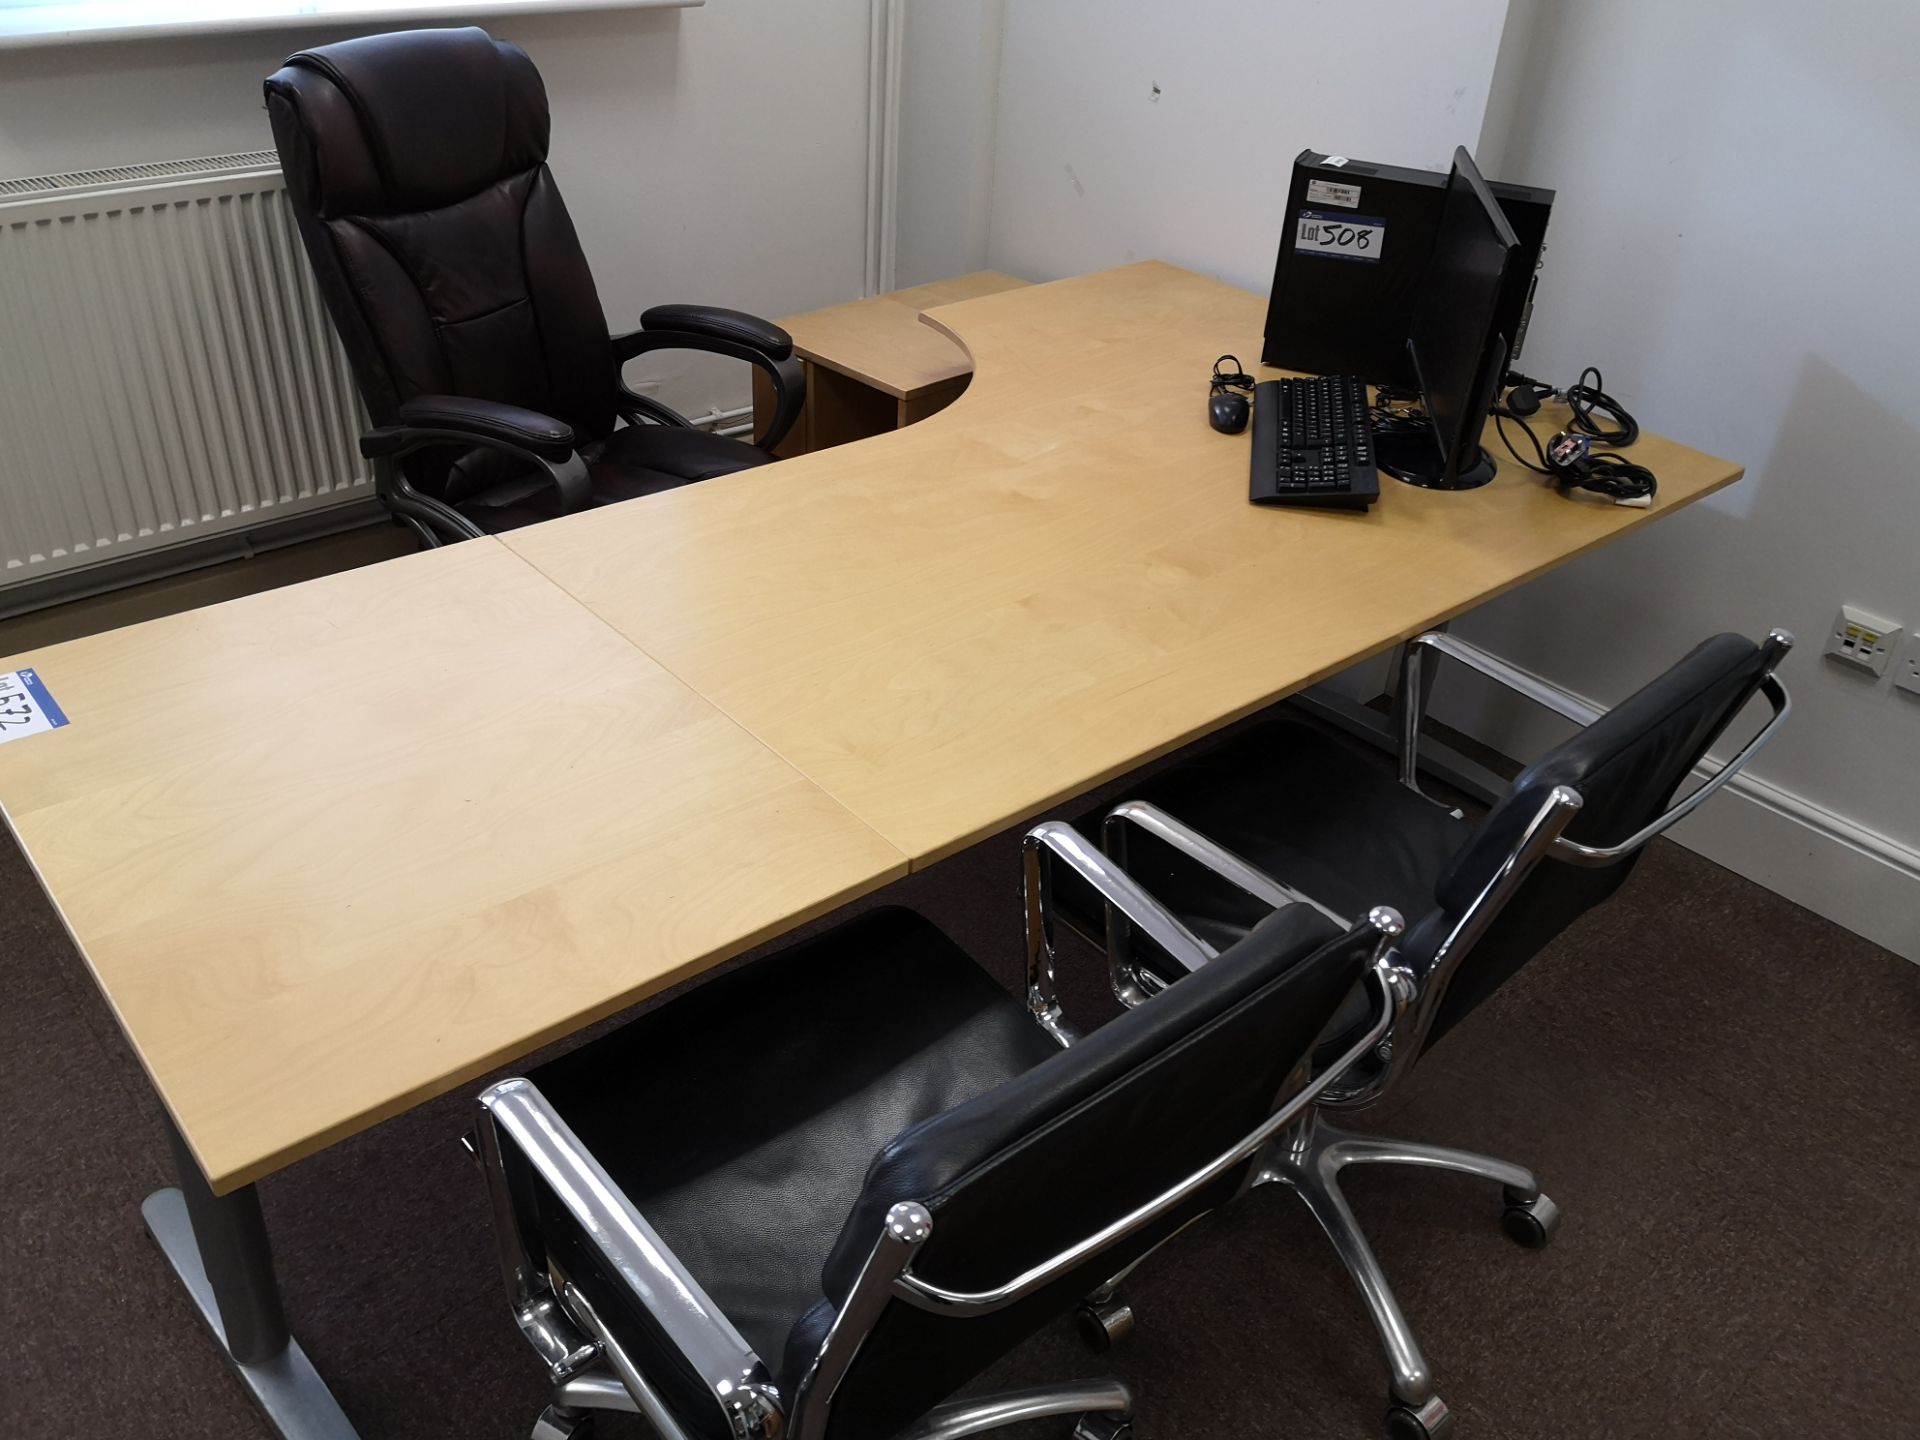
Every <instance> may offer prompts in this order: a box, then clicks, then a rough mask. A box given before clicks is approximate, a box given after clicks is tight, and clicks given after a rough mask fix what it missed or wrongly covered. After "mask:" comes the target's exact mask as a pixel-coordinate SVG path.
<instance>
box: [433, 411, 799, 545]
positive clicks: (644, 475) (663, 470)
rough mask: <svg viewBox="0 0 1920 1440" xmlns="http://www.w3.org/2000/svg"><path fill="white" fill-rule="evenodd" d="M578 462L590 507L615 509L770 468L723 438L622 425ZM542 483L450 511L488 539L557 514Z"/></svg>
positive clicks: (484, 496) (760, 455)
mask: <svg viewBox="0 0 1920 1440" xmlns="http://www.w3.org/2000/svg"><path fill="white" fill-rule="evenodd" d="M580 458H581V459H583V460H585V461H586V462H587V476H588V478H589V479H590V480H591V481H592V482H593V503H594V504H596V505H615V504H618V503H619V502H620V501H622V500H638V499H639V498H640V497H641V496H643V495H657V494H659V493H660V492H661V491H662V490H675V489H678V488H679V487H680V486H682V485H691V484H693V483H694V482H695V481H696V480H711V479H712V478H713V477H714V476H716V475H731V474H733V473H734V472H735V471H737V470H751V469H753V468H754V467H755V466H757V465H766V464H770V463H772V460H773V458H774V457H773V456H771V455H769V454H767V452H766V451H764V450H761V449H758V448H757V447H755V446H752V445H749V444H747V443H746V442H745V441H743V440H735V439H732V438H730V437H728V436H725V435H714V434H710V433H708V432H707V431H705V430H690V429H687V428H685V427H683V426H679V425H626V426H622V427H621V428H620V429H618V430H615V431H614V432H613V433H612V434H611V435H609V436H607V438H606V439H604V440H601V441H599V442H597V443H596V444H593V445H589V446H586V447H585V448H584V449H583V450H582V451H581V456H580ZM555 498H556V497H555V494H554V490H553V487H552V486H551V485H550V484H548V483H547V482H546V481H545V480H544V479H542V478H535V477H526V476H522V477H520V478H516V479H512V480H508V481H506V482H505V483H503V484H499V485H494V486H491V487H489V488H487V489H486V490H483V491H481V492H480V493H478V494H475V495H472V496H470V497H468V498H467V499H464V500H461V501H459V502H458V503H457V504H456V505H455V506H454V508H455V509H457V510H458V511H459V512H460V513H461V514H462V515H465V516H466V517H467V518H468V519H469V520H472V521H473V522H474V523H475V524H476V525H478V526H479V527H480V528H481V529H482V530H485V531H486V532H487V533H488V534H489V535H497V534H499V533H501V532H502V531H506V530H517V529H519V528H520V527H521V526H523V525H533V524H537V523H538V522H540V521H542V520H551V519H553V518H554V517H555V516H557V515H558V514H559V513H560V512H559V510H558V509H557V508H556V506H555Z"/></svg>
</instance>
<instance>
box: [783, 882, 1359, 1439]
mask: <svg viewBox="0 0 1920 1440" xmlns="http://www.w3.org/2000/svg"><path fill="white" fill-rule="evenodd" d="M1379 939H1380V932H1379V931H1377V930H1375V929H1374V928H1373V927H1371V926H1370V925H1362V926H1359V927H1357V928H1356V929H1355V930H1354V931H1353V932H1351V933H1349V934H1347V935H1344V936H1343V935H1341V934H1340V933H1339V932H1338V931H1337V929H1336V928H1335V927H1334V926H1333V925H1332V924H1330V923H1329V922H1328V921H1326V920H1325V919H1324V918H1323V917H1321V916H1319V915H1318V914H1316V913H1314V912H1313V911H1312V910H1310V909H1308V908H1307V907H1305V906H1294V907H1291V908H1289V909H1286V910H1282V911H1279V912H1277V913H1275V914H1274V915H1272V916H1270V917H1269V918H1268V919H1267V920H1265V921H1263V922H1262V923H1261V924H1260V925H1259V926H1258V927H1257V928H1256V929H1255V930H1254V931H1253V932H1252V933H1251V934H1249V935H1248V936H1247V937H1246V938H1245V939H1243V940H1241V941H1240V942H1239V943H1238V944H1237V945H1235V946H1234V947H1233V948H1232V949H1230V950H1228V951H1227V952H1225V953H1224V954H1222V955H1221V956H1220V958H1219V959H1218V960H1216V961H1215V962H1214V963H1212V964H1210V965H1208V966H1206V967H1205V968H1204V969H1203V970H1201V971H1199V972H1198V973H1196V974H1194V975H1192V976H1190V977H1188V978H1187V979H1185V980H1183V981H1182V982H1181V983H1180V984H1179V985H1176V986H1173V987H1171V988H1170V989H1169V990H1168V991H1167V992H1166V993H1164V994H1162V995H1159V996H1156V997H1155V998H1154V999H1153V1000H1152V1002H1151V1003H1149V1004H1146V1005H1143V1006H1141V1007H1139V1008H1137V1009H1134V1010H1130V1011H1128V1012H1126V1013H1124V1014H1122V1015H1121V1016H1119V1017H1118V1018H1116V1019H1114V1020H1111V1021H1109V1022H1108V1023H1107V1024H1106V1025H1104V1026H1102V1027H1101V1028H1100V1029H1098V1030H1096V1031H1095V1032H1094V1033H1092V1034H1091V1035H1089V1036H1088V1037H1086V1038H1085V1039H1083V1040H1081V1041H1080V1042H1078V1043H1077V1044H1075V1045H1074V1046H1073V1047H1072V1048H1071V1049H1068V1050H1062V1051H1061V1052H1060V1053H1059V1054H1058V1055H1055V1056H1052V1057H1051V1058H1049V1059H1048V1060H1046V1061H1044V1062H1043V1063H1042V1064H1040V1065H1039V1066H1037V1067H1036V1068H1034V1069H1033V1070H1031V1071H1028V1072H1027V1073H1026V1074H1024V1075H1022V1076H1020V1077H1018V1078H1016V1079H1014V1080H1012V1081H1009V1082H1007V1083H1005V1084H1003V1085H1001V1086H999V1087H998V1088H996V1089H994V1090H992V1091H989V1092H988V1093H986V1094H984V1095H982V1096H980V1097H978V1098H977V1099H975V1100H973V1101H970V1102H968V1103H967V1104H964V1105H961V1106H959V1107H957V1108H955V1109H953V1110H950V1111H948V1112H946V1113H945V1114H942V1115H939V1116H936V1117H934V1118H933V1119H930V1120H927V1121H924V1122H922V1123H921V1124H919V1125H917V1126H914V1127H912V1128H911V1129H908V1130H905V1131H903V1132H902V1133H901V1134H900V1135H898V1136H897V1137H895V1139H894V1140H893V1141H891V1142H890V1143H889V1144H888V1145H887V1146H886V1147H884V1148H883V1149H882V1150H881V1152H880V1154H879V1155H878V1156H877V1157H876V1158H875V1160H874V1162H873V1165H872V1167H871V1168H870V1169H869V1171H868V1173H867V1177H866V1182H865V1185H864V1187H863V1188H862V1190H861V1193H860V1196H859V1198H858V1200H857V1201H856V1202H855V1204H854V1206H853V1208H852V1210H851V1212H850V1213H849V1215H848V1217H847V1220H846V1223H845V1225H844V1227H843V1228H842V1230H841V1232H840V1236H839V1239H838V1241H837V1242H836V1244H835V1245H834V1248H833V1251H832V1253H831V1255H830V1256H829V1257H828V1259H827V1261H826V1265H825V1267H824V1270H823V1273H822V1284H823V1287H824V1293H825V1295H826V1297H827V1298H826V1300H825V1301H824V1302H823V1303H822V1304H821V1305H819V1306H816V1307H815V1309H814V1310H813V1311H811V1312H809V1313H808V1315H807V1316H805V1317H803V1318H802V1319H801V1321H800V1322H799V1323H798V1324H797V1325H796V1326H795V1327H794V1330H793V1333H792V1335H791V1336H790V1338H789V1341H788V1345H787V1353H786V1357H785V1360H784V1362H783V1364H782V1366H781V1376H782V1389H783V1391H785V1393H786V1394H787V1395H788V1396H789V1398H790V1401H791V1402H792V1403H793V1404H794V1405H795V1409H794V1411H793V1412H792V1414H791V1415H790V1419H791V1420H792V1421H793V1431H792V1433H793V1434H794V1435H795V1436H796V1440H808V1437H811V1436H816V1435H818V1436H826V1437H833V1440H878V1437H882V1436H889V1435H893V1434H895V1433H896V1432H897V1431H898V1430H899V1429H901V1428H902V1427H903V1426H905V1425H907V1424H909V1423H910V1422H912V1421H913V1420H914V1419H915V1418H916V1417H918V1416H919V1415H920V1414H922V1413H923V1412H925V1411H926V1410H927V1409H928V1408H929V1407H931V1406H932V1405H934V1404H936V1403H937V1402H939V1401H940V1400H942V1399H944V1398H945V1397H947V1396H948V1395H950V1394H951V1393H952V1392H953V1391H954V1390H955V1389H957V1388H959V1387H960V1386H961V1385H963V1384H965V1383H966V1382H967V1381H968V1380H969V1379H971V1378H972V1377H973V1376H975V1375H976V1374H978V1373H979V1372H980V1371H981V1370H983V1369H985V1368H986V1367H987V1366H988V1365H989V1364H991V1363H993V1361H995V1360H996V1359H998V1358H999V1357H1000V1356H1001V1355H1004V1354H1005V1353H1006V1352H1007V1351H1008V1350H1009V1349H1011V1348H1012V1347H1013V1346H1015V1345H1017V1344H1018V1343H1019V1342H1020V1341H1021V1340H1022V1339H1024V1338H1025V1337H1026V1336H1027V1335H1029V1334H1030V1333H1032V1332H1033V1331H1034V1330H1035V1329H1037V1328H1038V1327H1039V1326H1041V1325H1043V1324H1045V1323H1046V1322H1047V1321H1049V1320H1050V1319H1053V1318H1054V1317H1056V1316H1058V1315H1059V1314H1061V1313H1062V1312H1063V1311H1064V1310H1065V1309H1067V1308H1068V1307H1069V1306H1070V1305H1071V1304H1072V1303H1073V1302H1074V1301H1075V1300H1076V1299H1077V1298H1078V1297H1080V1296H1082V1295H1085V1294H1088V1293H1090V1292H1091V1291H1093V1290H1095V1289H1096V1288H1098V1287H1099V1286H1100V1285H1101V1284H1103V1283H1104V1282H1106V1281H1107V1280H1109V1279H1111V1278H1112V1277H1114V1276H1115V1275H1117V1274H1119V1273H1120V1272H1121V1271H1122V1270H1124V1269H1125V1268H1126V1267H1127V1266H1128V1265H1129V1264H1131V1263H1132V1262H1133V1261H1134V1260H1135V1259H1137V1258H1138V1257H1139V1256H1141V1255H1144V1254H1145V1253H1146V1252H1147V1251H1148V1250H1150V1249H1152V1248H1153V1246H1155V1245H1157V1244H1159V1243H1160V1242H1161V1241H1163V1240H1165V1239H1166V1238H1167V1237H1168V1236H1170V1235H1172V1234H1173V1233H1174V1232H1175V1231H1177V1230H1178V1229H1179V1228H1180V1227H1181V1226H1183V1225H1185V1224H1187V1223H1188V1222H1189V1221H1191V1220H1192V1219H1193V1218H1194V1217H1195V1216H1196V1215H1198V1214H1200V1213H1202V1212H1203V1211H1204V1210H1206V1209H1209V1208H1212V1207H1213V1206H1215V1205H1217V1204H1219V1203H1220V1202H1221V1201H1222V1200H1224V1199H1226V1198H1228V1197H1229V1196H1231V1195H1232V1194H1233V1193H1234V1192H1235V1191H1236V1190H1237V1188H1238V1187H1239V1186H1241V1185H1243V1184H1244V1183H1246V1181H1247V1179H1248V1173H1249V1167H1250V1166H1251V1165H1252V1164H1254V1163H1255V1161H1253V1160H1251V1159H1250V1160H1248V1161H1246V1162H1245V1163H1238V1164H1235V1165H1234V1166H1233V1167H1232V1168H1231V1169H1229V1170H1227V1171H1226V1172H1224V1173H1223V1174H1221V1175H1220V1176H1219V1178H1218V1179H1216V1180H1213V1181H1211V1182H1209V1183H1208V1184H1207V1185H1205V1186H1204V1187H1203V1188H1201V1189H1200V1190H1198V1191H1197V1192H1196V1193H1194V1194H1193V1195H1191V1196H1188V1197H1186V1198H1185V1199H1184V1200H1183V1201H1182V1202H1181V1203H1179V1204H1177V1205H1173V1206H1171V1207H1169V1208H1168V1209H1166V1210H1165V1211H1164V1213H1160V1214H1158V1215H1156V1216H1154V1217H1153V1218H1152V1219H1151V1220H1149V1221H1147V1222H1146V1223H1144V1224H1142V1225H1141V1226H1139V1228H1137V1229H1135V1230H1132V1231H1130V1232H1129V1233H1127V1234H1126V1235H1125V1237H1124V1238H1123V1239H1120V1240H1119V1241H1117V1242H1116V1243H1114V1244H1113V1245H1112V1246H1111V1248H1108V1249H1105V1250H1103V1251H1101V1252H1100V1253H1098V1254H1095V1255H1092V1256H1090V1257H1087V1258H1084V1259H1082V1260H1080V1261H1079V1262H1078V1263H1075V1264H1072V1265H1069V1266H1066V1267H1064V1268H1063V1269H1062V1270H1061V1272H1060V1273H1059V1274H1058V1275H1057V1277H1054V1278H1051V1279H1049V1280H1048V1281H1047V1282H1046V1283H1045V1284H1043V1285H1040V1286H1039V1288H1037V1289H1034V1290H1032V1291H1031V1293H1027V1294H1025V1295H1024V1296H1023V1298H1018V1299H1014V1300H1013V1301H1011V1303H1006V1304H1004V1305H1002V1306H1001V1307H1000V1308H986V1309H983V1308H982V1307H977V1306H961V1307H954V1308H946V1309H927V1308H922V1307H921V1305H920V1304H919V1303H917V1302H915V1301H912V1300H909V1299H906V1298H902V1297H901V1296H900V1295H899V1294H898V1293H897V1291H895V1292H894V1293H892V1294H891V1296H890V1298H888V1299H887V1300H886V1301H885V1304H884V1308H882V1309H881V1310H880V1311H879V1312H878V1314H877V1315H876V1316H875V1318H874V1320H873V1323H872V1326H871V1329H869V1330H866V1331H865V1333H864V1338H861V1337H855V1338H856V1339H858V1341H859V1343H858V1349H857V1351H855V1352H853V1358H852V1360H851V1364H850V1367H849V1368H848V1369H846V1370H845V1372H844V1374H843V1375H842V1376H841V1377H840V1379H839V1383H838V1385H837V1387H835V1388H832V1389H831V1393H830V1394H829V1393H824V1392H826V1391H827V1390H828V1388H829V1385H830V1382H828V1381H825V1380H822V1379H821V1378H820V1376H819V1375H817V1374H813V1375H811V1377H810V1378H806V1379H804V1380H803V1377H809V1376H810V1372H811V1371H812V1367H813V1365H814V1362H815V1361H816V1360H817V1359H818V1358H819V1357H820V1355H821V1347H822V1343H823V1341H824V1340H825V1338H826V1336H827V1334H828V1332H829V1330H830V1329H831V1327H832V1325H833V1322H834V1320H835V1317H836V1315H837V1313H838V1312H839V1311H840V1310H841V1309H843V1308H845V1307H847V1305H848V1302H849V1297H850V1296H852V1295H853V1293H854V1291H855V1288H856V1282H857V1281H859V1279H860V1276H861V1272H862V1269H863V1267H864V1266H865V1265H866V1263H867V1262H868V1260H869V1257H870V1256H874V1255H875V1253H876V1252H875V1242H876V1239H877V1238H878V1237H879V1236H880V1235H881V1233H882V1228H883V1226H884V1225H885V1224H886V1222H887V1217H888V1214H889V1211H890V1209H891V1207H893V1206H895V1205H896V1204H899V1203H901V1202H906V1201H916V1202H918V1203H919V1204H920V1205H922V1206H924V1207H925V1209H926V1211H927V1213H928V1214H929V1215H930V1216H931V1220H932V1226H931V1238H929V1239H928V1240H927V1241H926V1242H925V1244H924V1246H923V1247H922V1248H921V1249H920V1250H919V1251H918V1253H917V1254H916V1255H914V1257H913V1259H912V1262H911V1272H912V1275H913V1276H914V1277H916V1278H917V1279H918V1280H920V1281H924V1282H926V1283H927V1284H930V1285H936V1286H939V1287H942V1288H944V1289H946V1290H950V1291H962V1292H968V1293H976V1292H981V1291H987V1290H992V1289H995V1288H996V1287H1002V1286H1004V1285H1006V1284H1007V1283H1008V1282H1009V1281H1010V1280H1012V1279H1014V1278H1015V1277H1018V1276H1023V1275H1025V1274H1026V1273H1027V1272H1029V1271H1031V1270H1033V1269H1034V1268H1035V1267H1038V1266H1041V1265H1043V1264H1044V1263H1045V1262H1047V1261H1049V1260H1051V1259H1054V1258H1055V1257H1058V1256H1060V1255H1061V1254H1062V1253H1063V1252H1066V1251H1068V1250H1069V1249H1070V1248H1071V1247H1073V1246H1075V1245H1076V1244H1079V1243H1081V1242H1084V1241H1085V1240H1087V1239H1088V1238H1089V1237H1090V1236H1094V1235H1097V1234H1099V1233H1100V1232H1101V1231H1102V1230H1103V1229H1104V1228H1105V1227H1108V1226H1110V1225H1112V1224H1114V1223H1115V1222H1117V1221H1119V1220H1121V1219H1123V1218H1125V1217H1127V1216H1129V1215H1130V1214H1132V1212H1134V1211H1135V1210H1136V1209H1138V1208H1139V1207H1141V1206H1143V1205H1145V1204H1147V1203H1149V1202H1151V1201H1153V1200H1155V1199H1157V1198H1159V1197H1161V1196H1163V1195H1165V1193H1166V1192H1167V1191H1169V1190H1170V1189H1171V1188H1173V1187H1174V1186H1176V1185H1177V1184H1178V1183H1179V1182H1181V1181H1183V1180H1185V1179H1188V1178H1189V1177H1191V1176H1192V1175H1194V1174H1195V1173H1196V1172H1198V1171H1200V1170H1202V1169H1203V1168H1204V1167H1205V1166H1206V1165H1207V1164H1208V1162H1210V1161H1212V1160H1214V1159H1216V1158H1218V1157H1220V1156H1222V1155H1225V1154H1227V1153H1229V1152H1230V1151H1231V1150H1232V1149H1233V1147H1234V1146H1235V1145H1236V1144H1237V1143H1239V1142H1241V1141H1243V1140H1244V1139H1246V1138H1247V1137H1248V1136H1250V1135H1252V1134H1253V1132H1255V1131H1256V1130H1257V1129H1258V1128H1259V1127H1260V1125H1261V1124H1262V1122H1263V1121H1267V1120H1269V1119H1270V1118H1271V1117H1273V1115H1274V1113H1275V1109H1276V1106H1277V1105H1278V1104H1279V1102H1280V1101H1281V1098H1282V1097H1283V1095H1285V1094H1287V1093H1289V1092H1290V1091H1291V1090H1292V1089H1297V1088H1298V1086H1299V1084H1301V1083H1302V1082H1303V1079H1304V1073H1305V1070H1306V1059H1307V1056H1308V1055H1309V1053H1310V1051H1311V1049H1312V1046H1313V1042H1314V1038H1315V1037H1316V1036H1317V1035H1318V1034H1319V1033H1320V1031H1321V1030H1322V1028H1323V1027H1324V1026H1325V1025H1326V1024H1327V1022H1328V1020H1329V1019H1330V1018H1331V1017H1332V1015H1333V1013H1334V1011H1335V1009H1336V1007H1338V1005H1339V1004H1340V1002H1341V1000H1342V998H1343V997H1345V996H1346V995H1347V994H1348V993H1349V992H1350V991H1351V990H1352V989H1353V987H1354V985H1355V983H1356V982H1357V981H1359V980H1360V979H1361V977H1362V975H1363V974H1364V972H1365V970H1366V969H1367V967H1368V964H1369V961H1370V959H1371V957H1372V955H1373V953H1374V947H1375V945H1376V943H1377V942H1378V941H1379ZM844 1338H845V1337H843V1336H839V1335H836V1336H835V1339H834V1342H833V1343H834V1344H835V1345H840V1344H842V1343H843V1340H844ZM821 1369H822V1370H823V1371H825V1370H829V1369H831V1366H828V1365H822V1367H821ZM796 1388H797V1389H798V1392H799V1393H798V1394H797V1395H796V1393H795V1390H796ZM829 1400H830V1402H831V1403H830V1408H828V1409H827V1410H826V1411H825V1413H824V1416H823V1415H822V1413H821V1412H820V1409H819V1407H821V1406H822V1404H823V1403H825V1402H828V1401H829Z"/></svg>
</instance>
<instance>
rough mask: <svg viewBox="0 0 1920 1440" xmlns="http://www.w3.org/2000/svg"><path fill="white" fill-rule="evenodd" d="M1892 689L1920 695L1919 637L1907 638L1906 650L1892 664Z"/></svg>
mask: <svg viewBox="0 0 1920 1440" xmlns="http://www.w3.org/2000/svg"><path fill="white" fill-rule="evenodd" d="M1893 688H1894V689H1896V690H1907V691H1910V692H1912V693H1913V694H1915V695H1920V635H1912V636H1909V637H1908V638H1907V648H1906V649H1904V650H1902V651H1901V652H1900V658H1899V659H1898V660H1895V661H1894V662H1893Z"/></svg>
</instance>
